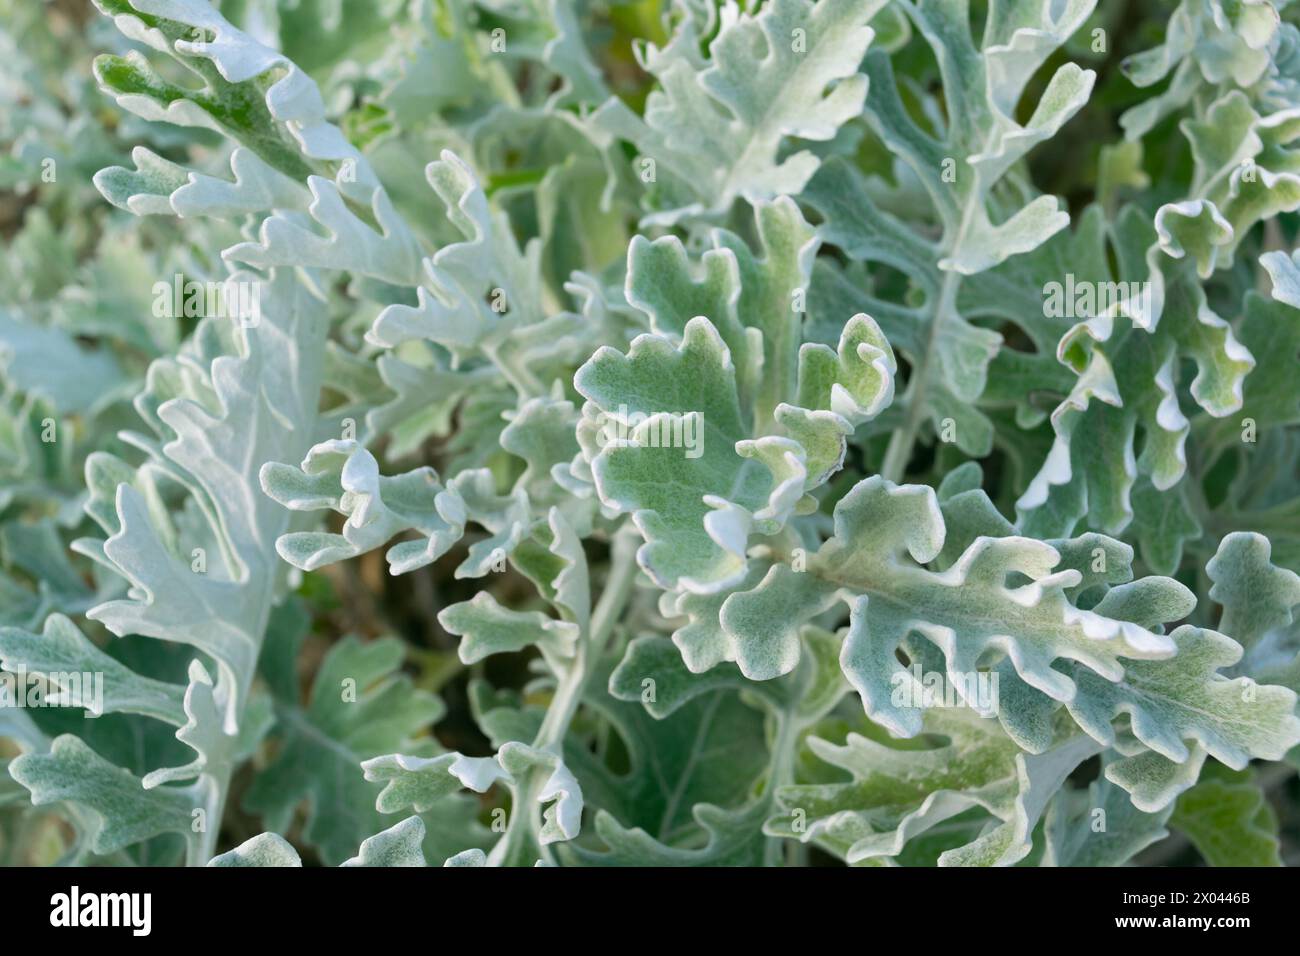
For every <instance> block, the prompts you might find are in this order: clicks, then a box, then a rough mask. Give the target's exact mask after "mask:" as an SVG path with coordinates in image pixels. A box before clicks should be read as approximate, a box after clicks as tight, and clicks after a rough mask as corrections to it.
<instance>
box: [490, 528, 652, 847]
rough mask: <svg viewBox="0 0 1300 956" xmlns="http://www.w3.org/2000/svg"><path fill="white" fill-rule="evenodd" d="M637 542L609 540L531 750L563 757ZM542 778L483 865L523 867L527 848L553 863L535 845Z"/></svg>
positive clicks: (627, 582) (628, 537)
mask: <svg viewBox="0 0 1300 956" xmlns="http://www.w3.org/2000/svg"><path fill="white" fill-rule="evenodd" d="M638 541H639V535H638V533H637V531H636V528H635V526H634V525H632V524H631V522H627V523H625V524H624V525H623V526H622V527H621V528H620V529H619V531H618V532H617V533H616V534H615V535H614V541H613V548H612V553H611V556H610V570H609V576H608V577H607V578H606V580H605V590H604V591H603V593H602V594H601V596H600V600H599V601H597V602H596V608H595V610H594V611H593V612H592V615H591V621H590V623H589V624H588V626H587V633H586V634H584V635H582V638H581V639H580V640H579V641H578V646H577V649H576V650H575V652H574V656H573V660H572V661H571V662H570V664H569V666H568V667H567V668H566V669H565V671H564V673H563V674H560V675H559V682H558V683H557V684H556V687H555V696H554V697H552V698H551V705H550V707H548V708H547V710H546V716H545V717H544V718H543V719H542V726H541V727H540V728H539V729H538V731H537V736H536V737H535V738H534V739H533V743H532V746H533V747H534V748H535V749H537V750H548V751H550V752H551V753H554V754H556V755H558V756H560V757H563V755H564V738H565V736H566V735H567V734H568V732H569V725H570V724H571V723H572V722H573V716H574V714H575V713H577V710H578V704H579V703H580V702H581V700H582V696H583V693H584V692H585V690H586V687H587V682H588V681H589V680H590V679H591V674H592V670H593V668H592V665H593V663H594V662H595V661H598V660H600V657H601V653H602V651H604V649H605V643H606V641H607V640H608V639H609V636H610V634H611V633H613V630H614V625H615V624H616V623H617V622H618V619H619V617H621V616H622V613H623V608H624V607H625V606H626V605H627V601H628V598H630V597H631V595H632V588H633V586H634V584H635V582H636V575H637V571H638V570H639V569H638V567H637V563H636V551H637V546H638ZM548 776H549V773H547V772H545V771H543V770H541V769H538V770H534V771H532V772H531V773H529V775H528V777H527V778H526V779H524V780H522V781H520V783H519V785H518V787H517V788H516V790H515V801H516V802H515V805H514V806H513V807H512V808H511V813H510V823H509V824H508V825H507V827H506V832H505V834H504V835H503V836H502V837H501V842H500V843H499V844H498V845H497V846H496V847H494V848H493V849H492V853H491V855H490V857H489V862H491V863H493V864H496V865H511V864H520V865H525V864H526V863H527V862H528V857H529V856H530V847H536V848H537V850H538V852H539V853H540V855H541V858H542V859H543V860H544V861H545V862H547V863H554V862H555V861H554V858H553V856H552V855H551V852H550V849H549V848H548V847H546V846H542V844H541V840H540V830H541V817H540V815H539V814H538V813H537V812H536V810H535V809H534V806H535V804H536V803H537V799H538V797H539V796H540V794H541V792H542V788H543V787H544V786H545V784H546V780H547V777H548Z"/></svg>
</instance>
